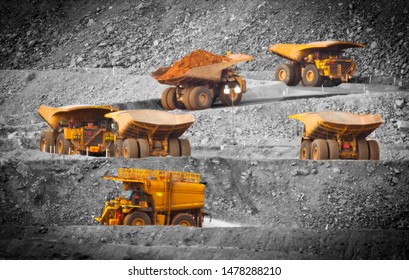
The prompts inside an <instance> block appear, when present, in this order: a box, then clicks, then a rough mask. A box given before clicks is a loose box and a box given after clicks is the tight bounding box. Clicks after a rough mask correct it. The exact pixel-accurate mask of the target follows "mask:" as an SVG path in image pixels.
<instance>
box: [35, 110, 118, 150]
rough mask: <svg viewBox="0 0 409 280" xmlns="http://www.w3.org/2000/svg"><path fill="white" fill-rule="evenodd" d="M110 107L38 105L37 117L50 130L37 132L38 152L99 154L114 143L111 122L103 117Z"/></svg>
mask: <svg viewBox="0 0 409 280" xmlns="http://www.w3.org/2000/svg"><path fill="white" fill-rule="evenodd" d="M117 110H118V109H116V108H114V107H112V106H92V105H73V106H63V107H58V108H53V107H48V106H40V108H39V109H38V113H39V115H40V116H41V117H42V118H43V119H44V120H45V121H46V122H47V123H48V125H49V126H50V128H51V129H49V130H46V131H43V132H41V133H40V146H39V148H40V150H41V151H43V152H48V153H58V154H60V155H68V154H77V153H78V152H80V153H90V154H103V153H106V151H107V150H108V149H109V148H110V146H112V147H113V144H114V133H113V132H112V130H111V129H112V127H111V124H112V121H111V120H109V119H106V118H105V117H104V115H105V114H107V113H109V112H115V111H117Z"/></svg>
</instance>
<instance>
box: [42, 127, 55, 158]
mask: <svg viewBox="0 0 409 280" xmlns="http://www.w3.org/2000/svg"><path fill="white" fill-rule="evenodd" d="M54 140H55V139H54V137H53V132H52V131H49V130H47V131H42V132H41V133H40V145H39V148H40V151H42V152H44V153H49V152H50V147H52V146H54Z"/></svg>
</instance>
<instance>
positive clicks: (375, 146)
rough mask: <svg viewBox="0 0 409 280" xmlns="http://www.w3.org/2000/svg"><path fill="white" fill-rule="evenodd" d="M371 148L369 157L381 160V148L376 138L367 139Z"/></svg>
mask: <svg viewBox="0 0 409 280" xmlns="http://www.w3.org/2000/svg"><path fill="white" fill-rule="evenodd" d="M366 142H367V144H368V149H369V159H370V160H380V159H381V149H380V147H379V143H378V141H376V140H367V141H366Z"/></svg>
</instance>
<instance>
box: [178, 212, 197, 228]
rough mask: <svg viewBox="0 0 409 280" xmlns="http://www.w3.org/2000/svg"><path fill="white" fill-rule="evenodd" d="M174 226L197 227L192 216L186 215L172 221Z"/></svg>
mask: <svg viewBox="0 0 409 280" xmlns="http://www.w3.org/2000/svg"><path fill="white" fill-rule="evenodd" d="M172 225H173V226H184V227H195V226H196V222H195V220H194V219H193V217H192V216H190V215H189V214H186V213H180V214H177V215H176V216H175V217H173V219H172Z"/></svg>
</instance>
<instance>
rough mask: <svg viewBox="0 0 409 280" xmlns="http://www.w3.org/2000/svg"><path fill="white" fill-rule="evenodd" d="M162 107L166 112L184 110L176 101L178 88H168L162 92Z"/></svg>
mask: <svg viewBox="0 0 409 280" xmlns="http://www.w3.org/2000/svg"><path fill="white" fill-rule="evenodd" d="M161 103H162V107H163V108H165V109H166V110H175V109H182V108H183V106H182V105H181V104H179V102H178V101H177V99H176V88H174V87H168V88H166V89H165V90H164V91H163V92H162V98H161Z"/></svg>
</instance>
